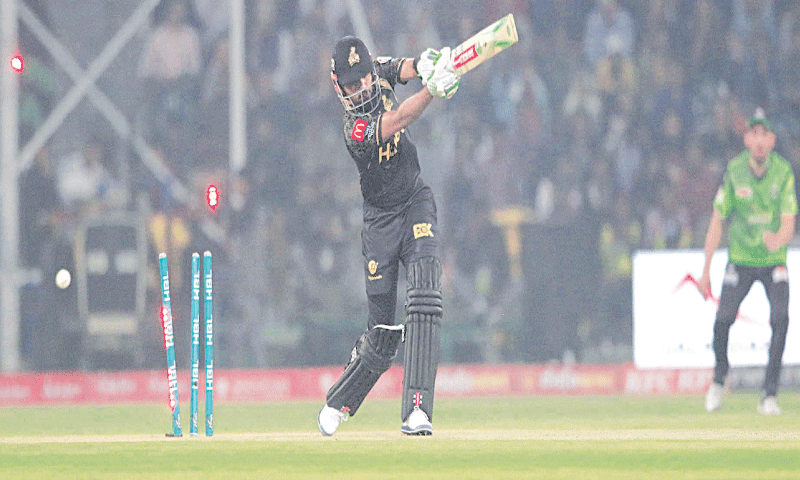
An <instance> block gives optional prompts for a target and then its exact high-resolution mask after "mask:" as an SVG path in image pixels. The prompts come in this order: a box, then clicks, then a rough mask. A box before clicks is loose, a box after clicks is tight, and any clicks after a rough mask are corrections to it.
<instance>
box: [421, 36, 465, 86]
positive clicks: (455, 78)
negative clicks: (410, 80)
mask: <svg viewBox="0 0 800 480" xmlns="http://www.w3.org/2000/svg"><path fill="white" fill-rule="evenodd" d="M460 83H461V76H460V75H458V74H457V73H455V71H454V69H453V60H452V59H451V58H450V47H444V48H442V49H441V50H440V51H439V56H438V57H437V58H436V59H435V60H434V70H433V75H431V77H430V78H429V79H428V81H427V82H426V83H425V86H426V87H428V91H429V92H431V95H433V96H434V97H440V98H450V97H452V96H453V95H455V93H456V91H457V90H458V86H459V84H460Z"/></svg>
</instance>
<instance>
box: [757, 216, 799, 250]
mask: <svg viewBox="0 0 800 480" xmlns="http://www.w3.org/2000/svg"><path fill="white" fill-rule="evenodd" d="M794 219H795V216H794V215H792V214H791V213H784V214H781V228H779V229H778V231H777V232H764V246H765V247H767V250H768V251H770V252H774V251H775V250H778V249H779V248H782V247H784V246H785V245H787V244H788V243H789V242H791V241H792V237H793V236H794Z"/></svg>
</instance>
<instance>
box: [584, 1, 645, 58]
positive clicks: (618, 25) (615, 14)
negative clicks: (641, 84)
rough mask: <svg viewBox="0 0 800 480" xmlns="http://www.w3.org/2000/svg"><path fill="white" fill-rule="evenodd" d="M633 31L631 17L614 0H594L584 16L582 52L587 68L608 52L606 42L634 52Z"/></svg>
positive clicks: (629, 52)
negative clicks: (593, 4)
mask: <svg viewBox="0 0 800 480" xmlns="http://www.w3.org/2000/svg"><path fill="white" fill-rule="evenodd" d="M635 34H636V32H635V31H634V23H633V17H632V16H631V14H630V13H629V12H628V10H626V9H625V8H623V7H621V6H620V5H619V3H618V2H617V0H597V2H596V3H595V8H594V9H593V10H592V11H591V13H589V16H588V17H587V19H586V27H585V30H584V36H583V53H584V55H585V57H586V61H587V62H588V64H589V68H591V69H592V70H594V69H595V67H596V65H597V62H598V61H600V59H602V58H604V57H607V56H608V55H609V54H610V53H611V52H610V51H609V44H612V45H615V44H617V43H618V45H619V46H618V47H616V48H617V49H618V51H619V53H621V54H622V55H626V56H630V55H633V53H634V41H635ZM610 39H611V40H610Z"/></svg>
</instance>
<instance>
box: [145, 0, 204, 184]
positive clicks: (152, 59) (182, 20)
mask: <svg viewBox="0 0 800 480" xmlns="http://www.w3.org/2000/svg"><path fill="white" fill-rule="evenodd" d="M193 12H194V10H193V9H192V4H191V3H190V2H189V0H163V1H162V3H161V4H160V5H159V7H158V8H156V10H154V16H153V20H154V22H155V28H154V29H153V30H152V32H151V33H150V35H149V37H148V38H147V40H146V42H145V45H144V49H143V51H142V56H141V59H140V64H139V77H140V78H141V79H142V80H143V87H144V96H145V105H144V107H145V112H144V115H145V116H144V118H143V119H142V123H143V127H144V128H146V129H149V131H148V132H147V134H146V136H147V137H148V139H150V140H152V141H155V143H160V144H161V145H162V146H163V150H164V153H165V155H167V156H169V157H173V158H174V159H175V161H176V164H177V165H179V166H180V167H182V168H179V171H178V172H176V173H177V174H179V175H180V176H186V175H187V171H186V170H188V169H189V168H190V167H189V165H190V161H191V159H192V157H193V155H192V152H191V146H192V145H193V143H194V141H195V138H196V132H195V131H194V126H195V121H196V118H197V103H198V81H199V77H200V73H201V69H202V68H203V63H202V42H201V40H200V30H199V22H198V21H197V19H196V17H195V16H194V14H193ZM184 167H185V168H184Z"/></svg>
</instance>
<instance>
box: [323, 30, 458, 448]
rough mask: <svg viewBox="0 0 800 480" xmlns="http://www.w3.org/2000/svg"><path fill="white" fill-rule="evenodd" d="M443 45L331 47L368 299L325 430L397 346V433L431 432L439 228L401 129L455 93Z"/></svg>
mask: <svg viewBox="0 0 800 480" xmlns="http://www.w3.org/2000/svg"><path fill="white" fill-rule="evenodd" d="M449 50H450V49H449V48H448V47H445V48H443V49H442V50H441V51H437V50H434V49H427V50H425V51H424V52H422V54H421V55H420V56H419V57H417V58H389V57H381V58H377V59H375V60H373V59H372V57H371V55H370V53H369V50H368V49H367V46H366V45H365V44H364V42H362V41H361V40H360V39H358V38H356V37H353V36H347V37H344V38H342V39H340V40H339V41H338V42H337V43H336V46H335V47H334V49H333V58H332V59H331V79H332V81H333V88H334V90H335V91H336V95H337V96H338V97H339V99H340V100H341V102H342V105H343V106H344V127H343V134H344V142H345V145H346V147H347V151H348V152H349V153H350V156H351V157H352V158H353V161H354V162H355V165H356V168H357V170H358V174H359V176H360V181H361V193H362V196H363V199H364V203H363V217H364V220H363V229H362V232H361V246H362V252H363V260H364V277H365V281H366V293H367V304H368V312H369V313H368V319H367V330H366V331H365V332H364V333H363V335H361V337H360V338H359V339H358V341H356V343H355V346H354V347H353V350H352V352H351V354H350V361H349V363H348V364H347V366H346V367H345V369H344V372H343V373H342V376H341V378H339V380H338V381H337V382H336V383H335V384H334V385H333V386H332V387H331V389H330V390H329V391H328V394H327V401H326V403H325V405H324V406H323V407H322V410H320V412H319V416H318V418H317V424H318V426H319V429H320V431H321V432H322V434H323V435H333V434H334V432H336V429H337V428H338V427H339V425H340V424H341V422H342V421H345V420H347V418H348V417H349V416H353V415H355V414H356V412H357V411H358V408H359V406H360V405H361V403H362V402H363V401H364V398H365V397H366V396H367V394H368V393H369V391H370V390H371V389H372V387H373V386H374V385H375V383H376V382H377V381H378V378H379V377H380V376H381V375H382V374H383V373H384V372H385V371H386V370H388V369H389V367H390V366H391V364H392V360H393V359H394V358H395V355H396V354H397V350H398V348H399V345H400V343H401V342H405V354H404V360H405V362H404V378H403V398H402V406H401V412H400V416H401V421H402V422H403V423H402V426H401V429H400V430H401V431H402V432H403V433H405V434H407V435H431V434H432V433H433V427H432V425H431V420H432V419H433V390H434V383H435V381H436V370H437V368H438V364H439V330H440V328H441V322H442V289H441V284H440V277H441V273H442V265H441V261H440V258H439V255H440V245H439V241H440V240H439V239H440V236H439V235H440V232H439V229H438V225H437V217H436V203H435V202H434V198H433V192H432V191H431V189H430V187H428V186H427V185H426V184H425V182H423V180H422V178H421V177H420V166H419V159H418V157H417V149H416V147H415V146H414V144H412V143H411V138H410V136H409V132H408V127H409V125H411V124H412V123H413V122H414V121H415V120H417V119H418V118H420V116H421V115H422V113H423V111H424V110H425V108H427V107H428V105H430V104H431V102H432V101H433V99H434V98H436V97H439V98H450V97H452V96H453V94H455V92H456V91H457V90H458V86H459V83H460V76H459V75H458V74H456V73H455V71H454V68H453V65H452V60H451V59H450V51H449ZM417 79H421V80H422V88H421V89H420V90H419V91H417V92H416V93H414V94H413V95H411V96H410V97H409V98H407V99H406V100H404V101H403V102H402V103H400V102H398V101H397V97H396V96H395V92H394V88H395V86H396V85H397V84H398V83H399V84H406V83H407V82H408V81H410V80H417ZM400 263H402V264H403V267H404V270H405V273H406V284H407V290H406V305H405V311H406V321H405V324H404V325H403V324H399V325H398V324H396V323H395V306H396V299H397V281H398V273H399V267H400Z"/></svg>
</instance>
